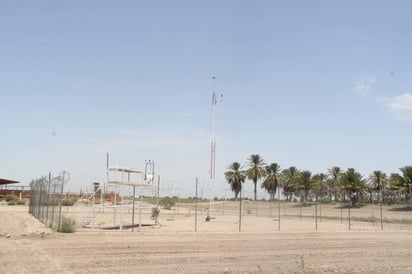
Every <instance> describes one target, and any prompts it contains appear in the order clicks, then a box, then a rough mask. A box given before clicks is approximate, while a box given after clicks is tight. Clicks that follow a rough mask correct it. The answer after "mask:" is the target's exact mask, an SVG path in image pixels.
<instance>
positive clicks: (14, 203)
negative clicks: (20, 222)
mask: <svg viewBox="0 0 412 274" xmlns="http://www.w3.org/2000/svg"><path fill="white" fill-rule="evenodd" d="M7 204H8V205H9V206H11V205H16V200H11V201H8V202H7Z"/></svg>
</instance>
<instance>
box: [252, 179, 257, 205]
mask: <svg viewBox="0 0 412 274" xmlns="http://www.w3.org/2000/svg"><path fill="white" fill-rule="evenodd" d="M253 184H254V185H255V189H254V190H253V193H254V194H255V201H256V185H257V181H254V182H253Z"/></svg>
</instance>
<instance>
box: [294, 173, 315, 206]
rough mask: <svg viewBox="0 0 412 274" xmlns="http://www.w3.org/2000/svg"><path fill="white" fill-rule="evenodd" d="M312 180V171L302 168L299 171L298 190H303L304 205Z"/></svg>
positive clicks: (312, 183) (306, 201)
mask: <svg viewBox="0 0 412 274" xmlns="http://www.w3.org/2000/svg"><path fill="white" fill-rule="evenodd" d="M313 185H314V181H313V178H312V172H310V171H308V170H304V171H302V172H300V176H299V179H298V190H300V191H302V192H303V201H304V203H305V205H307V203H308V197H309V192H310V191H311V190H312V187H313Z"/></svg>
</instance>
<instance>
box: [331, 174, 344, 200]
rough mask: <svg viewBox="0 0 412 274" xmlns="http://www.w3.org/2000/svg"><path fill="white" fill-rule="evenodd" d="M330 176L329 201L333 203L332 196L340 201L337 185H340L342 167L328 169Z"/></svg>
mask: <svg viewBox="0 0 412 274" xmlns="http://www.w3.org/2000/svg"><path fill="white" fill-rule="evenodd" d="M328 174H329V177H330V178H329V184H330V186H329V200H331V201H332V194H333V197H334V198H335V201H337V200H338V189H337V188H338V186H337V184H338V183H339V178H340V175H341V174H342V171H341V169H340V167H338V166H334V167H331V168H329V169H328Z"/></svg>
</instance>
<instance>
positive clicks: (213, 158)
mask: <svg viewBox="0 0 412 274" xmlns="http://www.w3.org/2000/svg"><path fill="white" fill-rule="evenodd" d="M212 80H213V93H212V142H211V146H210V185H209V191H210V192H209V193H210V197H209V213H210V211H211V209H212V199H213V197H212V196H213V193H212V190H213V187H214V183H215V168H216V162H215V161H216V103H217V97H216V90H215V80H216V77H215V76H214V75H213V77H212Z"/></svg>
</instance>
